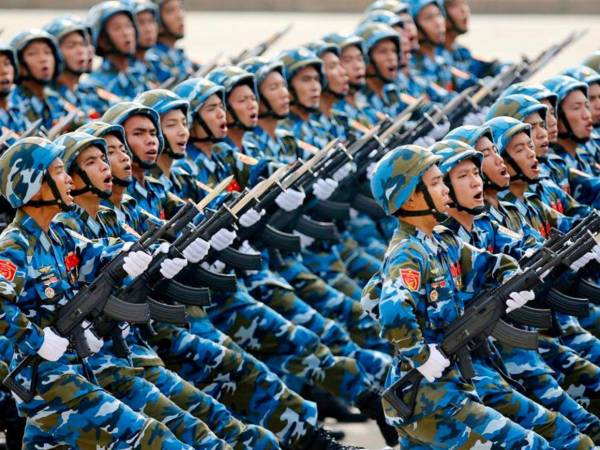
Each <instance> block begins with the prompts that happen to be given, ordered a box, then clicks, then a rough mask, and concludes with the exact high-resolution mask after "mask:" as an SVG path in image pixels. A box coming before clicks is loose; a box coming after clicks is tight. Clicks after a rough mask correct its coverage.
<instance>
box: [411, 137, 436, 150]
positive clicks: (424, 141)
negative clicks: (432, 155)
mask: <svg viewBox="0 0 600 450" xmlns="http://www.w3.org/2000/svg"><path fill="white" fill-rule="evenodd" d="M413 144H414V145H419V146H421V147H425V148H427V147H430V146H432V145H433V144H435V139H433V138H432V137H430V136H422V137H420V138H417V139H415V141H414V142H413Z"/></svg>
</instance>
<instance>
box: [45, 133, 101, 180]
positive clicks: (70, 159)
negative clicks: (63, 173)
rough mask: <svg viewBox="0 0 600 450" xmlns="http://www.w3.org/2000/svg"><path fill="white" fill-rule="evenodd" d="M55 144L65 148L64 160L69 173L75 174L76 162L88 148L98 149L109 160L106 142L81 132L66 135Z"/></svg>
mask: <svg viewBox="0 0 600 450" xmlns="http://www.w3.org/2000/svg"><path fill="white" fill-rule="evenodd" d="M54 143H55V144H56V145H58V146H62V147H64V148H65V152H64V154H63V157H62V160H63V162H64V163H65V168H66V170H67V172H68V173H72V172H73V170H74V169H75V161H76V160H77V158H78V157H79V155H80V154H81V152H82V151H84V150H85V149H86V148H88V147H91V146H95V147H98V148H99V149H100V150H101V151H102V153H104V156H105V157H106V158H108V156H107V153H106V141H105V140H104V139H103V138H100V137H97V136H93V135H91V134H88V133H83V132H81V131H72V132H70V133H65V134H63V135H62V136H60V137H59V138H57V139H56V140H55V141H54Z"/></svg>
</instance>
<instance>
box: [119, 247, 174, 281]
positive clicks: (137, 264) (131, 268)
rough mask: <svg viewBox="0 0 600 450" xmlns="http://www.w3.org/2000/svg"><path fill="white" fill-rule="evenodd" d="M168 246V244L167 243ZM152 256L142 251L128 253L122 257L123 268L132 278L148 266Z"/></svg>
mask: <svg viewBox="0 0 600 450" xmlns="http://www.w3.org/2000/svg"><path fill="white" fill-rule="evenodd" d="M167 247H168V244H167ZM151 261H152V256H150V255H149V254H148V253H146V252H143V251H137V252H132V253H129V254H128V255H127V256H126V257H125V258H123V270H124V271H125V272H127V275H129V276H130V277H132V278H135V277H138V276H140V275H141V274H142V273H144V271H145V270H146V269H147V268H148V265H149V264H150V262H151Z"/></svg>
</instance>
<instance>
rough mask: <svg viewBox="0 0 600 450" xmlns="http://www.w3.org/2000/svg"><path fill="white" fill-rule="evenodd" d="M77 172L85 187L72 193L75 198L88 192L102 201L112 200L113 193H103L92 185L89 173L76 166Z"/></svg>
mask: <svg viewBox="0 0 600 450" xmlns="http://www.w3.org/2000/svg"><path fill="white" fill-rule="evenodd" d="M75 172H76V173H77V175H79V178H81V180H82V181H83V182H84V184H85V186H84V187H82V188H81V189H75V190H73V191H71V195H73V197H77V196H79V195H82V194H85V193H86V192H91V193H92V194H95V195H97V196H98V197H100V198H101V199H107V198H110V196H111V195H112V191H103V190H102V189H98V188H97V187H96V186H95V185H94V183H92V180H90V177H89V176H88V174H87V172H86V171H85V170H83V169H82V168H81V167H79V166H75Z"/></svg>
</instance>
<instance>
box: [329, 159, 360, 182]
mask: <svg viewBox="0 0 600 450" xmlns="http://www.w3.org/2000/svg"><path fill="white" fill-rule="evenodd" d="M354 170H356V168H355V167H354V164H352V163H351V162H349V163H346V164H344V165H343V166H342V167H340V168H339V169H338V170H336V171H335V173H334V174H333V175H332V176H331V177H332V178H333V179H334V180H335V181H338V182H339V181H342V180H343V179H344V178H346V177H347V176H348V175H350V173H351V172H353V171H354Z"/></svg>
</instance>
